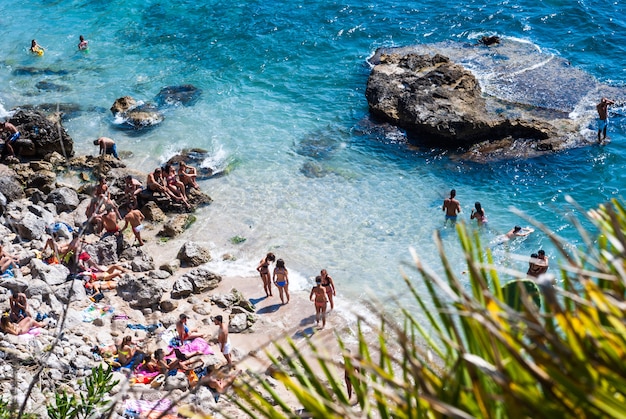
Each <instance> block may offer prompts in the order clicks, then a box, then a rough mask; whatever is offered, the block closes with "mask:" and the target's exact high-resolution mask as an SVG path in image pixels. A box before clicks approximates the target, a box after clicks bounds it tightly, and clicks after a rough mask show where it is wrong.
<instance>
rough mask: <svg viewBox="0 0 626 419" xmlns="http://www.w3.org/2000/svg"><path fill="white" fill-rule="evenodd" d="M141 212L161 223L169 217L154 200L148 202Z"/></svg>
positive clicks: (150, 219) (148, 218)
mask: <svg viewBox="0 0 626 419" xmlns="http://www.w3.org/2000/svg"><path fill="white" fill-rule="evenodd" d="M141 213H142V214H143V216H144V217H146V220H148V221H155V222H157V223H160V222H161V221H164V220H165V219H166V218H167V216H166V215H165V213H164V212H163V210H162V209H161V208H159V206H158V205H157V203H156V202H154V201H149V202H148V203H146V205H144V206H143V207H142V208H141Z"/></svg>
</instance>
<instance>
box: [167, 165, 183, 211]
mask: <svg viewBox="0 0 626 419" xmlns="http://www.w3.org/2000/svg"><path fill="white" fill-rule="evenodd" d="M164 171H165V182H166V183H167V188H168V189H169V190H170V192H171V193H172V195H173V196H174V199H176V200H179V201H180V200H182V201H183V204H185V206H186V207H187V208H189V201H187V194H186V193H185V185H184V184H183V182H181V181H180V180H178V176H176V170H175V169H174V166H172V165H170V164H168V165H166V166H165V169H164Z"/></svg>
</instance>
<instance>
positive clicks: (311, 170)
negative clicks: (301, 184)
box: [300, 161, 328, 178]
mask: <svg viewBox="0 0 626 419" xmlns="http://www.w3.org/2000/svg"><path fill="white" fill-rule="evenodd" d="M300 173H302V174H303V175H304V176H306V177H308V178H320V177H324V176H326V175H327V174H328V172H327V171H326V170H325V169H324V168H323V167H322V165H320V164H319V163H316V162H312V161H308V162H306V163H304V164H303V165H302V167H301V168H300Z"/></svg>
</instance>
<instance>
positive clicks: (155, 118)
mask: <svg viewBox="0 0 626 419" xmlns="http://www.w3.org/2000/svg"><path fill="white" fill-rule="evenodd" d="M111 112H112V113H113V115H114V116H115V117H117V118H121V119H122V121H123V123H122V124H120V125H119V127H120V128H126V129H134V130H144V129H146V128H153V127H155V126H157V125H159V124H160V123H161V122H163V120H164V119H165V117H164V116H163V114H162V113H161V112H159V110H158V109H157V108H156V107H155V106H154V105H152V104H149V103H146V104H139V103H138V102H137V101H136V100H135V99H134V98H132V97H130V96H124V97H121V98H119V99H117V100H116V101H115V102H114V103H113V106H111Z"/></svg>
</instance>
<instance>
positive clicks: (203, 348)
mask: <svg viewBox="0 0 626 419" xmlns="http://www.w3.org/2000/svg"><path fill="white" fill-rule="evenodd" d="M177 348H178V349H179V350H180V351H181V352H182V353H183V354H185V355H189V354H192V353H194V352H202V353H203V354H204V355H213V353H214V352H213V349H211V346H210V345H209V342H207V341H206V340H204V339H202V338H195V339H194V340H192V341H187V343H185V344H184V345H181V346H177ZM167 349H168V351H169V352H171V351H173V350H174V348H173V347H171V346H170V347H168V348H167ZM170 358H176V356H175V355H170Z"/></svg>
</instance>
